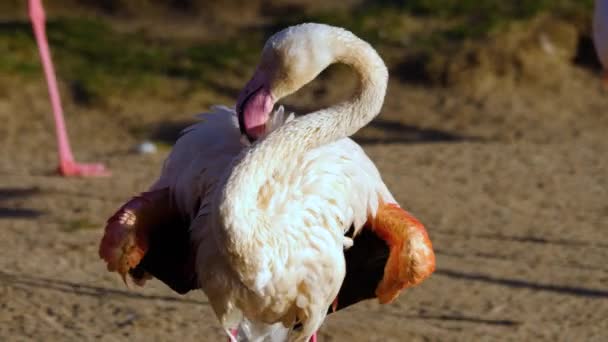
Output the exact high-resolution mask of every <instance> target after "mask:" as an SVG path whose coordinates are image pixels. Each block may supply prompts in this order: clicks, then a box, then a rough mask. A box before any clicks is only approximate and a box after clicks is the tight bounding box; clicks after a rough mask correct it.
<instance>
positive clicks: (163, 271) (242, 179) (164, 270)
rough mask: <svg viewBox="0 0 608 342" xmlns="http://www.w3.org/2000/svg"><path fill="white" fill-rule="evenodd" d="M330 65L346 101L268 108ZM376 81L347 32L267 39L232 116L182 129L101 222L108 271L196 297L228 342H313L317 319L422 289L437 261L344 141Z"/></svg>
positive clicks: (367, 113)
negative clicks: (148, 182)
mask: <svg viewBox="0 0 608 342" xmlns="http://www.w3.org/2000/svg"><path fill="white" fill-rule="evenodd" d="M333 63H344V64H347V65H350V66H351V67H352V68H353V69H354V70H355V71H356V72H357V74H358V76H359V81H360V85H359V88H358V91H357V92H356V94H355V95H354V96H353V98H351V99H350V100H348V101H346V102H343V103H339V104H337V105H334V106H331V107H328V108H325V109H321V110H318V111H315V112H312V113H308V114H306V115H303V116H299V117H296V118H294V117H293V115H288V114H287V113H285V112H284V110H283V108H282V107H280V108H278V109H277V110H275V111H273V107H274V104H275V103H276V102H277V101H278V100H279V99H281V98H283V97H284V96H287V95H289V94H291V93H294V92H295V91H297V90H298V89H300V88H301V87H302V86H304V85H305V84H307V83H308V82H310V81H311V80H313V79H314V78H315V77H316V76H317V75H318V74H319V73H320V72H321V71H322V70H324V69H325V68H326V67H327V66H329V65H330V64H333ZM387 82H388V71H387V68H386V66H385V64H384V62H383V61H382V59H381V57H380V56H379V55H378V54H377V53H376V51H375V50H374V49H373V48H372V47H371V46H370V45H369V44H368V43H366V42H365V41H363V40H361V39H360V38H358V37H357V36H355V35H354V34H353V33H351V32H349V31H347V30H345V29H342V28H338V27H333V26H328V25H324V24H314V23H307V24H301V25H297V26H292V27H289V28H286V29H284V30H282V31H280V32H278V33H276V34H274V35H273V36H271V37H270V38H269V39H268V41H267V42H266V44H265V46H264V49H263V51H262V56H261V61H260V63H259V65H258V66H257V69H256V71H255V73H254V75H253V77H252V78H251V80H250V81H249V82H248V83H247V84H246V86H245V87H244V89H243V90H242V91H241V93H240V94H239V96H238V98H237V103H236V109H231V108H227V107H214V108H213V109H212V111H211V112H210V113H206V114H203V115H202V116H201V121H200V122H198V123H196V124H194V125H193V126H191V127H189V128H187V129H185V130H184V131H183V132H182V134H181V136H180V137H179V138H178V140H177V142H176V144H175V146H174V147H173V149H172V151H171V153H170V154H169V156H168V157H167V159H166V161H165V163H164V165H163V168H162V172H161V175H160V177H159V179H158V180H157V181H156V182H155V183H154V184H153V185H152V186H151V187H150V189H149V191H148V192H145V193H143V194H141V195H140V196H137V197H135V198H133V199H132V200H130V201H129V202H127V203H126V204H125V205H123V206H122V207H121V208H120V209H119V210H118V211H117V212H116V213H115V214H114V215H113V216H112V217H111V218H110V219H109V220H108V223H107V225H106V227H105V233H104V236H103V238H102V240H101V243H100V249H99V254H100V257H101V258H102V259H104V260H105V262H106V263H107V268H108V270H109V271H116V272H118V273H119V274H120V275H121V276H122V278H123V280H124V281H125V282H127V275H128V276H129V278H131V279H132V280H133V281H134V282H135V283H136V284H138V285H143V284H144V283H145V281H146V280H147V279H149V278H151V277H156V278H158V279H159V280H161V281H162V282H164V283H165V284H167V285H168V286H169V287H171V288H172V289H173V290H175V291H176V292H178V293H186V292H188V291H190V290H194V289H199V288H200V289H202V290H203V291H204V292H205V294H206V295H207V297H208V298H209V302H210V304H211V306H212V309H213V311H214V313H215V315H216V316H217V318H218V320H219V322H220V324H221V325H222V326H223V327H224V329H225V330H226V332H227V334H228V336H229V338H230V339H232V340H236V338H239V339H247V340H252V341H260V340H265V339H270V340H272V341H282V340H286V339H288V340H290V341H306V340H309V339H311V340H313V341H316V331H317V330H318V329H319V327H320V326H321V324H322V322H323V321H324V319H325V317H326V315H327V314H329V313H333V312H335V311H337V310H340V309H342V308H344V307H347V306H349V305H352V304H355V303H357V302H359V301H361V300H365V299H371V298H377V299H378V300H379V302H380V303H389V302H392V301H393V300H394V299H395V298H397V296H398V295H399V294H400V292H401V291H402V290H403V289H405V288H407V287H411V286H415V285H417V284H419V283H420V282H422V281H423V280H425V279H426V278H427V277H429V276H430V275H431V273H432V272H433V271H434V268H435V256H434V252H433V249H432V244H431V242H430V240H429V237H428V235H427V232H426V230H425V228H424V226H423V225H422V224H421V223H420V222H419V221H418V220H417V219H416V218H415V217H414V216H413V215H411V214H410V213H408V212H407V211H405V210H404V209H402V208H401V207H400V206H399V205H398V204H397V202H396V200H395V199H394V197H393V196H392V194H391V193H390V191H389V190H388V188H387V186H386V185H385V184H384V182H383V181H382V178H381V176H380V174H379V172H378V170H377V168H376V167H375V165H374V164H373V162H372V161H371V160H370V159H369V158H368V157H367V155H366V154H365V152H364V151H363V149H362V148H361V147H360V146H359V145H357V144H356V143H355V142H354V141H353V140H351V139H349V138H348V136H350V135H352V134H353V133H355V132H356V131H357V130H359V129H360V128H361V127H363V126H365V125H366V124H367V123H368V122H369V121H371V120H372V119H373V118H374V117H375V116H376V115H377V114H378V113H379V111H380V109H381V107H382V104H383V101H384V96H385V92H386V86H387ZM235 327H236V328H237V329H236V330H233V329H234V328H235ZM235 331H236V333H235ZM233 335H238V336H233Z"/></svg>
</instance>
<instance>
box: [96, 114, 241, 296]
mask: <svg viewBox="0 0 608 342" xmlns="http://www.w3.org/2000/svg"><path fill="white" fill-rule="evenodd" d="M200 119H201V122H198V123H196V124H194V125H192V126H190V127H188V128H187V129H185V130H184V131H183V132H182V134H181V136H180V138H179V139H178V140H177V142H176V144H175V146H174V148H173V149H172V151H171V153H170V155H169V156H168V157H167V159H166V161H165V163H164V165H163V168H162V172H161V176H160V178H159V179H158V180H157V181H156V183H155V184H154V185H153V186H152V187H151V189H150V190H149V191H148V192H145V193H143V194H141V195H139V196H136V197H134V198H133V199H131V200H130V201H129V202H127V203H126V204H125V205H123V206H122V207H121V208H120V209H119V210H118V211H117V212H116V213H115V214H114V215H113V216H112V217H111V218H110V219H109V220H108V223H107V226H106V228H105V234H104V237H103V238H102V241H101V244H100V248H99V255H100V257H101V258H102V259H104V260H105V261H106V263H107V267H108V270H110V271H116V272H118V273H119V274H120V275H121V276H122V277H123V279H124V280H125V281H126V277H127V275H129V276H130V277H131V279H133V280H134V282H135V283H136V284H139V285H143V284H144V283H145V281H146V280H147V279H149V278H151V277H155V278H158V279H159V280H161V281H162V282H164V283H165V284H167V285H168V286H169V287H171V288H172V289H173V290H174V291H176V292H178V293H182V294H183V293H186V292H188V291H190V290H193V289H197V288H199V285H198V280H197V276H196V267H195V263H196V262H195V256H196V246H195V245H194V243H193V242H192V239H191V234H190V233H191V232H190V224H191V222H192V221H193V220H194V219H195V218H196V216H197V215H200V214H201V210H204V208H206V207H208V204H209V203H208V202H209V201H210V194H211V193H212V191H213V190H214V187H215V185H216V184H217V182H218V180H219V178H220V177H221V174H222V172H224V169H225V168H226V167H227V166H228V165H230V163H231V161H232V159H233V158H234V157H235V156H236V155H237V154H238V153H239V152H240V151H241V150H242V149H243V147H244V145H243V143H241V141H240V133H239V129H238V126H237V121H236V115H235V113H234V111H233V110H231V109H229V108H226V107H214V108H213V110H212V111H211V112H210V113H206V114H202V115H201V116H200ZM201 208H202V209H201ZM198 222H199V223H200V222H203V223H204V222H205V221H201V220H198Z"/></svg>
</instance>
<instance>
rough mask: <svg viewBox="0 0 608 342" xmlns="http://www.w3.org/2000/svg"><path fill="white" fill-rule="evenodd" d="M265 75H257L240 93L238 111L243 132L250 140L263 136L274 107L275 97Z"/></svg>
mask: <svg viewBox="0 0 608 342" xmlns="http://www.w3.org/2000/svg"><path fill="white" fill-rule="evenodd" d="M265 79H266V78H265V77H263V76H260V75H259V74H257V73H256V75H255V76H254V77H253V78H252V79H251V81H249V83H247V85H246V86H245V88H244V89H243V91H241V93H240V94H239V97H238V100H237V105H236V111H237V115H238V118H239V128H240V130H241V134H243V135H245V136H246V137H247V139H248V140H249V141H250V142H253V141H255V140H257V139H258V138H260V137H261V136H263V135H264V134H265V132H266V122H267V121H268V120H269V119H270V113H271V112H272V108H273V107H274V102H275V101H274V98H273V96H272V94H271V93H270V90H269V87H268V86H267V82H265Z"/></svg>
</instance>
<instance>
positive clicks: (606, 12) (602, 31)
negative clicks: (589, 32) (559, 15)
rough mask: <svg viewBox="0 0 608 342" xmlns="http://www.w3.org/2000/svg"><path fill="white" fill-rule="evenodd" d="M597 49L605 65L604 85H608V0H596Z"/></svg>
mask: <svg viewBox="0 0 608 342" xmlns="http://www.w3.org/2000/svg"><path fill="white" fill-rule="evenodd" d="M593 41H594V44H595V51H596V52H597V56H598V58H599V59H600V62H601V63H602V65H603V67H604V85H605V86H606V87H608V0H596V1H595V10H594V15H593Z"/></svg>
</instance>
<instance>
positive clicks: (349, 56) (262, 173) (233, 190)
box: [219, 35, 388, 256]
mask: <svg viewBox="0 0 608 342" xmlns="http://www.w3.org/2000/svg"><path fill="white" fill-rule="evenodd" d="M347 38H348V39H347ZM347 38H345V37H344V36H341V37H338V38H336V39H339V42H336V44H334V46H338V48H337V50H338V51H335V53H334V63H344V64H347V65H350V66H351V67H352V68H353V69H354V70H355V72H356V73H357V74H358V76H359V87H358V88H357V91H356V93H355V94H354V96H353V97H352V98H351V99H350V100H348V101H346V102H343V103H339V104H337V105H334V106H332V107H329V108H325V109H321V110H318V111H315V112H311V113H309V114H307V115H303V116H300V117H298V118H296V119H294V120H293V121H291V122H289V123H287V124H285V125H283V126H281V127H280V128H278V129H277V130H275V131H274V132H272V133H271V134H269V135H268V136H267V137H266V138H264V139H263V140H261V141H259V142H258V143H256V144H255V145H254V146H253V147H252V148H251V149H249V150H247V151H244V152H243V153H242V154H241V156H240V160H237V161H236V164H235V166H234V168H233V169H232V174H231V175H230V176H229V177H228V179H227V182H226V184H225V187H224V190H223V193H222V196H221V197H222V198H221V200H220V201H219V202H220V203H219V205H220V207H219V210H220V212H219V214H220V219H221V220H222V221H221V224H222V226H223V227H224V230H225V232H224V233H225V234H226V236H225V238H226V241H225V245H226V247H227V250H228V252H229V253H231V254H233V255H234V254H235V253H236V254H239V255H243V256H244V255H247V254H245V253H243V252H244V251H243V248H245V247H246V246H245V245H246V244H248V243H249V242H251V241H255V240H257V239H255V238H254V236H256V235H255V234H263V233H264V232H263V231H264V230H265V227H264V225H266V224H269V223H268V220H267V219H266V218H265V212H264V211H263V210H260V209H259V206H258V204H257V199H258V193H259V190H260V188H261V187H262V186H264V184H265V182H266V181H267V179H268V178H269V177H271V175H272V174H273V173H274V172H276V170H277V169H278V168H279V167H282V168H286V167H293V168H297V167H298V166H297V165H295V164H296V162H297V160H298V157H299V156H301V155H303V154H304V153H306V152H307V151H309V150H311V149H314V148H316V147H319V146H322V145H325V144H328V143H331V142H334V141H336V140H339V139H342V138H345V137H347V136H350V135H352V134H354V133H355V132H357V131H358V130H359V129H360V128H362V127H363V126H365V125H367V124H368V123H369V122H370V121H371V120H372V119H373V118H374V117H376V116H377V115H378V113H379V112H380V109H381V107H382V104H383V102H384V96H385V93H386V87H387V82H388V71H387V69H386V66H385V65H384V62H383V61H382V59H381V58H380V56H379V55H378V54H377V53H376V51H375V50H374V49H373V48H372V47H371V46H370V45H369V44H367V43H366V42H364V41H362V40H360V39H358V38H356V37H355V36H354V35H353V36H352V37H347ZM302 86H303V85H302ZM237 237H238V238H237ZM239 244H240V245H239Z"/></svg>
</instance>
